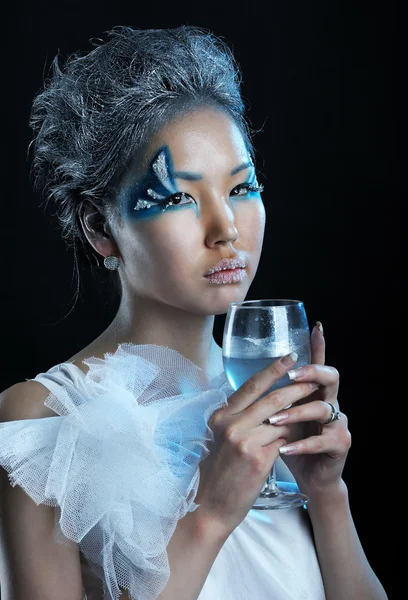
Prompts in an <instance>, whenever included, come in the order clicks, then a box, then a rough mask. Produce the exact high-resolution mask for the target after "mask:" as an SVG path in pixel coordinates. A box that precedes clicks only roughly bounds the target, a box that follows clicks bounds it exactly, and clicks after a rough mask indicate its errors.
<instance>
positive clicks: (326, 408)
mask: <svg viewBox="0 0 408 600" xmlns="http://www.w3.org/2000/svg"><path fill="white" fill-rule="evenodd" d="M332 404H333V406H334V407H335V408H337V407H336V404H335V403H334V401H333V403H332ZM331 416H332V408H331V406H330V404H329V403H328V402H325V401H322V400H315V401H313V402H308V403H307V404H301V405H299V406H294V407H292V408H290V409H289V410H284V411H282V412H280V413H278V414H277V415H273V416H272V417H270V418H269V422H270V423H271V425H275V423H276V424H285V425H289V424H290V423H307V422H310V421H315V422H317V423H320V424H321V425H325V424H326V423H327V421H328V420H329V419H330V417H331ZM341 418H342V414H341V413H340V419H341ZM340 419H337V420H336V421H333V423H338V422H339V421H340ZM330 425H331V423H330Z"/></svg>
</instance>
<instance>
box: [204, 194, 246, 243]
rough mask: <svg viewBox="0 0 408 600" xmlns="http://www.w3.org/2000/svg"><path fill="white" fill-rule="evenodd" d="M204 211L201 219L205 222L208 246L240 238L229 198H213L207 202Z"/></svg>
mask: <svg viewBox="0 0 408 600" xmlns="http://www.w3.org/2000/svg"><path fill="white" fill-rule="evenodd" d="M202 213H203V214H202V215H201V219H202V221H203V223H204V228H205V233H206V244H207V246H209V247H212V246H214V245H215V244H220V243H221V244H228V243H231V242H235V240H237V239H238V230H237V228H236V226H235V216H234V212H233V210H232V208H231V204H230V201H229V198H228V199H226V198H222V199H220V198H219V197H218V198H217V199H214V198H213V199H212V201H211V202H208V203H207V204H206V208H205V209H203V211H202Z"/></svg>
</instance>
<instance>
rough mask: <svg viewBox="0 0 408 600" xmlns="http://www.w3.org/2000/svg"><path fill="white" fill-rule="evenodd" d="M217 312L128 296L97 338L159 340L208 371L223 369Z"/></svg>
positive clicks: (101, 339) (157, 342) (135, 341)
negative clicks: (216, 328)
mask: <svg viewBox="0 0 408 600" xmlns="http://www.w3.org/2000/svg"><path fill="white" fill-rule="evenodd" d="M213 328H214V315H196V314H193V313H190V312H186V311H185V310H182V309H179V308H176V307H174V306H169V305H166V304H163V303H159V302H156V301H154V300H151V299H150V298H149V299H145V298H140V297H138V298H137V299H132V302H129V301H127V300H126V299H125V298H122V299H121V303H120V306H119V309H118V312H117V313H116V316H115V318H114V319H113V321H112V323H111V324H110V325H109V327H108V328H107V329H106V330H105V331H104V332H103V334H102V335H101V336H100V338H98V342H104V341H105V342H107V341H109V343H112V344H114V345H117V344H119V343H123V342H131V343H133V344H157V345H159V346H167V347H168V348H172V349H173V350H176V351H177V352H179V353H180V354H182V355H183V356H185V357H186V358H188V359H189V360H191V361H192V362H193V363H195V364H196V365H197V366H198V367H200V368H201V369H203V370H204V371H205V372H206V373H207V374H209V375H211V374H214V373H215V374H218V373H220V372H221V371H222V350H221V348H220V346H218V344H217V343H216V341H215V340H214V337H213Z"/></svg>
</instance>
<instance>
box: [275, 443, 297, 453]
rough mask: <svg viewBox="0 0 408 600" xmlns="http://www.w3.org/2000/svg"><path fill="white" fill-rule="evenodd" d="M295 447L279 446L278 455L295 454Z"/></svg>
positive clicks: (289, 445)
mask: <svg viewBox="0 0 408 600" xmlns="http://www.w3.org/2000/svg"><path fill="white" fill-rule="evenodd" d="M296 450H297V446H295V445H293V444H288V445H287V446H281V447H280V448H279V453H280V454H292V452H296Z"/></svg>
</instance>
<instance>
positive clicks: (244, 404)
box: [225, 352, 298, 415]
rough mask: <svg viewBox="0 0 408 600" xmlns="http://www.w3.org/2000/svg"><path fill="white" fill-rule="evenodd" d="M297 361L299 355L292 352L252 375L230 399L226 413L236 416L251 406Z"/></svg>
mask: <svg viewBox="0 0 408 600" xmlns="http://www.w3.org/2000/svg"><path fill="white" fill-rule="evenodd" d="M297 359H298V355H297V353H296V352H291V354H287V355H286V356H283V357H282V358H280V359H278V360H275V361H274V362H271V364H269V365H268V366H267V367H265V368H264V369H262V371H258V372H257V373H255V374H254V375H252V377H250V378H249V379H247V380H246V381H245V383H243V384H242V385H241V387H240V388H238V390H237V391H236V392H234V394H232V395H231V396H230V397H229V398H228V406H227V407H226V409H225V412H226V413H228V414H233V415H234V414H237V413H240V412H242V411H243V410H245V409H246V408H248V406H251V404H253V403H254V402H255V400H258V399H259V398H260V397H261V396H262V394H264V393H265V392H267V391H268V390H269V389H270V388H271V387H272V386H273V385H274V384H275V383H276V382H277V381H278V380H279V379H280V378H281V377H283V375H285V374H286V373H287V372H288V371H289V369H290V368H291V367H293V366H294V364H295V363H296V361H297ZM271 360H273V359H271ZM288 404H289V403H288Z"/></svg>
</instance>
